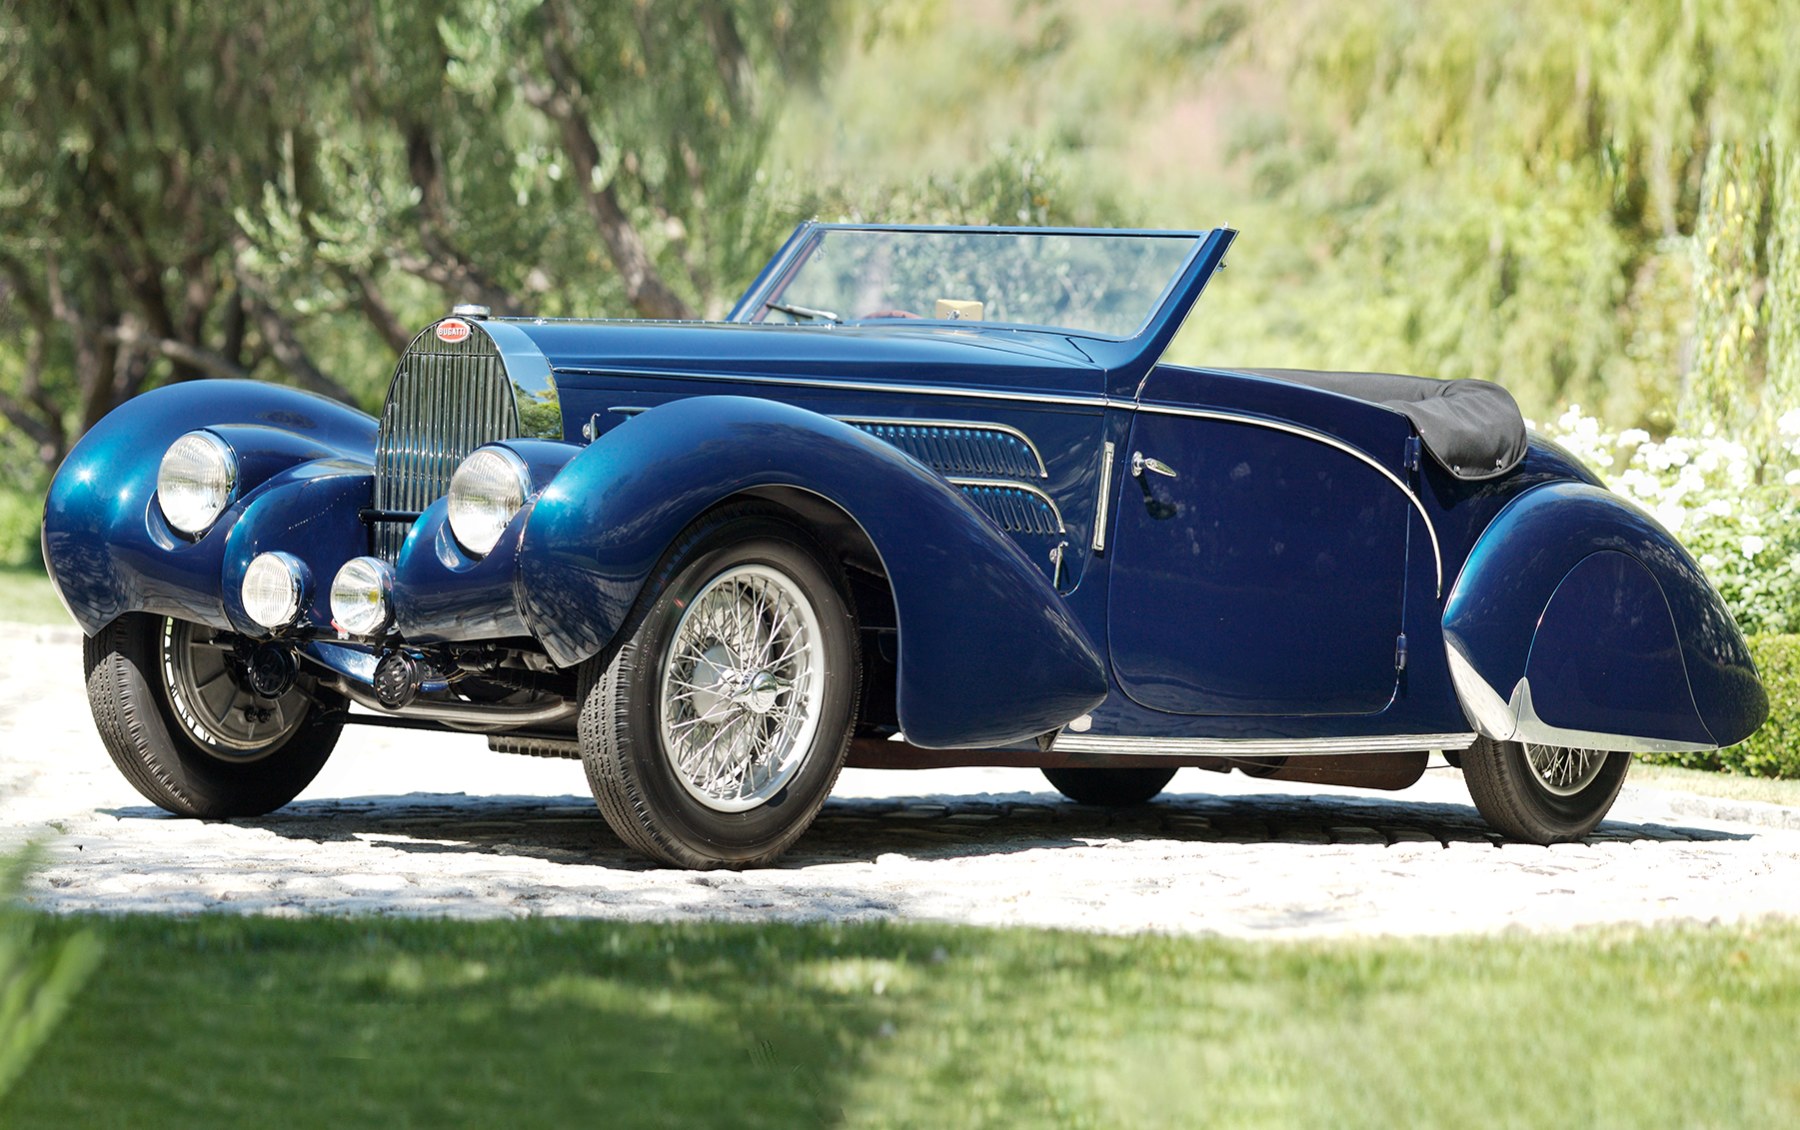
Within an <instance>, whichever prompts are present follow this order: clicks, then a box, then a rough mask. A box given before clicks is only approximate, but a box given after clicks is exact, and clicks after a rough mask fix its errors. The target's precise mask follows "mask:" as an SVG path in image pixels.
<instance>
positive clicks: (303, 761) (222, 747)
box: [82, 613, 344, 819]
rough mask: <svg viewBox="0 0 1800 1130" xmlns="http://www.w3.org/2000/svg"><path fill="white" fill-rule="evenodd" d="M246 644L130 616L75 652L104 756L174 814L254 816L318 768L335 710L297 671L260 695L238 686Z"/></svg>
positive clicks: (340, 724) (244, 677) (336, 721)
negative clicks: (276, 690) (272, 692)
mask: <svg viewBox="0 0 1800 1130" xmlns="http://www.w3.org/2000/svg"><path fill="white" fill-rule="evenodd" d="M247 648H248V642H247V641H245V640H243V639H242V638H241V637H238V636H233V635H231V634H230V633H227V632H220V631H216V630H215V629H212V628H208V627H205V626H204V625H200V624H190V623H186V622H184V621H181V620H169V619H165V618H163V617H160V616H149V615H145V614H143V613H131V614H129V615H125V616H121V617H119V619H117V620H115V621H113V623H111V624H110V625H108V626H107V627H106V628H105V629H103V630H102V631H101V632H100V633H99V634H98V635H96V636H94V637H93V638H91V639H89V640H87V641H86V643H85V645H84V646H83V649H82V660H83V666H84V668H85V669H86V673H87V688H88V704H89V706H90V707H91V708H92V710H93V713H94V725H95V727H96V728H97V729H98V730H99V731H100V740H101V742H102V743H104V744H105V746H106V752H107V753H109V754H110V755H111V756H112V759H113V763H114V764H115V765H117V766H118V767H119V770H120V771H121V772H122V773H124V774H125V779H126V780H128V781H130V782H131V783H132V785H133V786H134V787H135V788H136V789H137V791H138V792H140V793H142V794H143V795H144V797H145V798H146V799H148V800H149V801H150V802H151V803H153V804H156V805H158V806H159V807H161V808H165V809H167V810H168V811H170V812H173V813H175V814H176V815H178V816H200V817H205V818H208V819H223V818H229V817H234V816H260V815H262V814H263V813H265V812H271V811H273V810H275V809H277V808H280V807H281V806H282V805H284V804H286V803H287V802H288V801H290V800H293V799H294V797H296V796H297V795H299V793H300V791H301V790H302V789H304V788H306V786H307V785H309V784H311V783H312V779H313V778H314V777H315V776H317V775H318V772H319V770H320V769H321V768H323V767H324V765H325V759H326V758H327V757H329V756H331V751H332V748H333V747H334V746H336V745H337V740H338V735H339V734H340V733H341V732H342V731H343V728H344V716H343V712H342V711H341V710H338V709H331V708H330V706H331V705H335V704H327V705H321V704H320V702H319V701H316V700H315V697H314V696H315V693H316V690H315V688H313V687H312V686H311V685H310V680H308V679H307V678H306V677H305V676H301V677H300V678H298V679H295V680H293V681H292V682H291V683H289V684H288V685H287V687H286V688H285V690H283V691H282V693H280V694H279V695H277V696H276V697H273V698H270V697H266V696H264V695H260V694H258V693H256V692H255V691H254V690H252V689H250V679H249V676H248V667H247V661H246V659H245V654H246V651H247Z"/></svg>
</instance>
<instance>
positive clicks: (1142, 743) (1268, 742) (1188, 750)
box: [1054, 731, 1476, 757]
mask: <svg viewBox="0 0 1800 1130" xmlns="http://www.w3.org/2000/svg"><path fill="white" fill-rule="evenodd" d="M1475 737H1476V735H1474V734H1379V735H1376V736H1374V737H1366V738H1137V737H1129V736H1123V735H1114V734H1072V733H1068V732H1067V731H1065V732H1064V733H1063V734H1061V735H1060V736H1059V737H1058V738H1057V739H1056V745H1055V747H1054V748H1055V749H1057V750H1058V751H1059V752H1065V753H1111V754H1129V755H1132V756H1136V757H1144V756H1151V757H1322V756H1327V755H1331V754H1345V753H1407V752H1411V751H1413V750H1420V749H1425V750H1431V749H1447V750H1451V751H1453V752H1454V751H1456V750H1462V749H1467V748H1469V747H1470V746H1471V745H1473V744H1475Z"/></svg>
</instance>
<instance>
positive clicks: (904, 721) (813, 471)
mask: <svg viewBox="0 0 1800 1130" xmlns="http://www.w3.org/2000/svg"><path fill="white" fill-rule="evenodd" d="M767 488H791V489H796V490H800V491H804V492H806V493H808V494H811V495H816V496H818V497H819V498H822V499H825V500H826V501H828V502H830V503H831V504H832V505H833V506H835V507H837V508H838V509H839V510H841V511H842V512H843V513H845V514H847V515H849V516H851V517H852V518H853V519H854V521H855V522H856V524H857V525H858V526H860V527H861V529H862V530H863V532H864V533H865V534H866V535H867V536H868V539H869V541H870V542H871V543H872V544H873V545H874V547H875V549H876V552H877V553H878V554H879V555H880V558H881V563H882V565H883V566H884V567H885V569H886V572H887V576H888V581H889V584H890V586H891V587H892V590H893V596H894V606H895V611H896V613H897V615H898V620H899V640H900V657H899V689H898V703H899V712H900V724H901V727H902V728H903V729H904V730H905V731H906V734H907V737H908V739H909V740H911V741H912V742H914V743H915V744H918V745H922V746H929V747H952V746H960V745H993V744H1000V743H1004V742H1008V741H1016V740H1019V739H1022V738H1026V737H1029V736H1031V735H1033V734H1038V733H1042V732H1044V731H1047V730H1051V729H1054V728H1056V727H1057V726H1060V725H1061V724H1062V723H1063V722H1066V721H1067V720H1068V719H1069V718H1072V717H1074V716H1075V715H1077V714H1080V713H1081V712H1082V711H1084V710H1086V709H1088V708H1090V707H1092V706H1093V705H1094V704H1095V703H1097V702H1098V701H1099V700H1100V697H1101V695H1102V694H1103V693H1104V691H1105V679H1104V673H1103V670H1102V667H1101V663H1100V659H1099V657H1098V655H1097V653H1096V651H1095V648H1094V646H1093V644H1092V643H1091V642H1090V641H1089V639H1088V636H1087V633H1086V632H1085V631H1084V630H1083V629H1082V627H1081V626H1080V625H1079V624H1078V623H1076V621H1075V620H1074V619H1073V618H1072V617H1070V616H1069V615H1068V614H1067V612H1066V611H1065V610H1064V609H1063V608H1062V605H1061V602H1060V600H1059V599H1058V598H1057V596H1056V593H1055V592H1054V590H1052V589H1051V587H1050V585H1049V583H1048V581H1047V580H1046V579H1045V577H1044V574H1043V573H1042V572H1041V571H1040V569H1039V568H1038V566H1037V565H1035V564H1034V563H1032V562H1031V561H1029V560H1028V559H1027V558H1026V557H1025V556H1024V554H1023V553H1021V552H1020V551H1019V549H1018V547H1017V546H1015V545H1014V544H1013V543H1012V542H1011V541H1009V540H1008V539H1007V538H1006V537H1005V536H1004V535H1002V534H1000V533H999V531H997V530H996V529H995V528H994V526H993V524H992V523H991V522H990V521H989V520H988V519H987V518H986V517H985V516H983V515H982V514H981V513H980V512H979V511H977V510H975V508H974V507H972V506H971V505H970V504H969V503H968V502H967V501H966V500H965V499H964V498H963V497H962V495H961V494H960V493H959V492H957V491H956V490H954V489H953V488H951V487H950V486H949V485H948V484H946V483H945V482H944V481H943V480H942V479H941V478H939V477H938V476H936V475H934V474H932V473H931V472H929V471H927V470H925V469H924V468H923V467H921V466H920V465H919V464H918V463H917V462H915V461H914V460H912V459H910V458H908V457H907V456H905V455H903V454H901V453H900V452H899V451H897V450H896V449H894V448H893V447H891V446H889V445H887V444H885V443H882V442H881V441H879V440H876V439H874V438H872V437H870V436H868V435H866V434H864V433H863V432H861V431H858V430H857V429H855V428H852V427H850V426H848V425H845V424H841V423H838V422H836V421H834V420H831V419H828V418H825V417H822V416H819V415H817V414H814V413H810V412H806V411H803V410H801V409H798V408H793V407H790V406H787V405H783V404H776V403H773V402H770V401H762V400H754V399H750V398H744V397H697V398H692V399H687V400H682V401H678V402H676V403H673V404H669V405H666V406H664V407H661V408H657V409H653V410H651V411H649V412H645V413H642V414H641V415H638V416H635V417H633V418H631V419H630V420H629V421H627V422H626V423H624V424H622V425H620V426H618V427H615V428H614V429H613V430H611V431H610V432H608V433H607V434H606V436H604V437H603V438H602V439H600V440H598V441H596V442H595V443H594V444H593V445H592V446H591V447H589V448H588V449H587V450H586V451H584V452H582V453H581V455H579V456H577V457H576V458H575V459H574V460H572V461H571V462H570V463H569V465H568V466H567V467H566V468H565V469H564V470H563V472H562V474H561V475H559V476H557V478H556V480H555V481H554V482H552V483H551V484H550V486H549V487H548V488H547V489H546V490H545V491H544V492H543V493H542V494H541V495H540V496H539V498H538V501H537V505H536V508H535V510H534V511H533V513H532V515H531V519H530V521H529V522H527V523H526V525H525V529H524V533H523V536H522V538H521V542H520V549H519V581H520V594H521V597H522V600H521V606H522V611H523V613H524V617H525V621H526V623H527V624H528V625H529V626H530V627H531V629H532V632H533V634H534V635H535V636H536V637H537V638H538V639H539V640H541V641H543V643H544V646H545V647H546V649H547V650H548V651H549V652H550V654H551V656H552V657H553V658H555V659H556V660H557V661H558V662H559V663H562V664H565V665H568V664H572V663H575V662H577V661H579V660H581V659H583V658H585V657H587V656H589V655H592V654H595V653H597V652H598V651H600V650H601V649H602V648H603V647H605V646H606V645H607V644H608V643H609V642H610V641H611V639H612V637H613V634H614V633H615V632H616V631H617V630H618V628H619V626H620V625H621V624H623V623H624V622H625V620H626V617H627V616H628V615H629V613H630V610H631V607H632V605H633V604H634V603H635V601H636V600H637V598H638V594H639V592H640V591H641V589H642V586H643V582H644V578H645V577H647V576H648V575H649V574H650V572H651V570H652V569H654V567H655V565H656V562H657V560H658V559H659V558H660V557H661V556H662V554H663V552H664V550H665V549H666V548H667V547H668V546H669V544H670V543H671V542H672V541H673V540H674V539H675V536H676V535H677V534H678V533H679V532H680V531H681V530H682V529H683V528H685V527H686V526H687V525H689V524H690V523H691V522H693V521H694V520H695V519H696V518H697V517H699V516H700V515H701V514H702V513H704V512H705V511H706V510H708V509H710V508H711V507H713V506H714V505H716V504H718V503H719V502H720V501H722V500H725V499H728V498H731V497H734V496H740V495H744V494H747V493H750V492H755V491H758V490H760V489H767ZM977 641H979V642H978V643H977Z"/></svg>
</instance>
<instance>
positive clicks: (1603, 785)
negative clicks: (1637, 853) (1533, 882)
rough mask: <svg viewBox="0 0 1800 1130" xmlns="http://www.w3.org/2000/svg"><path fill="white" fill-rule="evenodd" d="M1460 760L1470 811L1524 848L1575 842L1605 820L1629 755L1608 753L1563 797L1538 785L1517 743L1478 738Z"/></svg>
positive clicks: (1522, 748) (1620, 782)
mask: <svg viewBox="0 0 1800 1130" xmlns="http://www.w3.org/2000/svg"><path fill="white" fill-rule="evenodd" d="M1460 760H1461V762H1462V774H1463V782H1464V783H1465V784H1466V785H1467V786H1468V788H1469V797H1470V798H1471V799H1472V800H1474V802H1475V809H1476V811H1478V812H1480V813H1481V817H1482V819H1484V820H1486V821H1487V822H1488V823H1489V824H1491V825H1493V827H1494V829H1495V830H1496V831H1498V832H1500V833H1502V834H1504V835H1506V836H1509V837H1511V838H1513V839H1516V840H1523V841H1525V842H1526V843H1533V844H1560V843H1569V842H1571V841H1574V840H1579V839H1580V838H1581V837H1583V836H1585V835H1587V834H1588V833H1589V832H1591V831H1593V830H1594V829H1595V828H1596V827H1597V826H1598V825H1599V824H1600V821H1602V820H1604V819H1605V818H1606V813H1607V812H1608V810H1610V809H1611V808H1612V805H1613V801H1614V800H1616V799H1617V798H1618V795H1619V790H1620V789H1621V788H1622V787H1624V784H1625V774H1626V771H1627V770H1628V769H1629V767H1630V764H1631V755H1630V754H1629V753H1614V754H1610V755H1609V756H1608V757H1607V762H1606V765H1605V766H1604V767H1603V768H1602V769H1601V770H1600V775H1599V776H1598V777H1596V778H1595V779H1594V781H1593V782H1592V783H1591V784H1589V785H1588V786H1587V788H1585V789H1583V790H1582V791H1581V792H1580V793H1577V794H1576V795H1575V796H1573V797H1568V798H1561V797H1553V796H1552V795H1551V794H1549V793H1548V792H1546V791H1545V790H1544V789H1542V788H1541V787H1540V786H1538V784H1537V783H1536V778H1535V777H1534V776H1533V774H1532V772H1531V769H1530V766H1529V765H1528V764H1527V763H1526V761H1525V752H1524V747H1523V746H1521V745H1520V744H1519V743H1517V742H1497V741H1494V740H1493V739H1492V738H1488V737H1479V738H1477V739H1476V740H1475V744H1474V745H1472V746H1470V747H1469V748H1468V749H1466V750H1464V751H1463V753H1462V757H1461V758H1460Z"/></svg>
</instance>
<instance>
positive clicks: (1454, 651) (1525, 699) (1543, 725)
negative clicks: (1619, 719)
mask: <svg viewBox="0 0 1800 1130" xmlns="http://www.w3.org/2000/svg"><path fill="white" fill-rule="evenodd" d="M1447 642H1448V646H1447V647H1446V648H1445V649H1444V652H1445V654H1446V655H1447V656H1448V657H1449V660H1450V682H1451V684H1452V685H1453V686H1455V688H1456V697H1457V699H1458V701H1460V702H1461V703H1462V707H1463V713H1464V714H1466V715H1468V717H1469V721H1471V722H1473V723H1474V724H1475V728H1476V729H1478V730H1480V731H1481V732H1482V734H1484V735H1486V736H1487V737H1489V738H1492V739H1493V740H1494V741H1497V742H1506V741H1519V742H1533V743H1535V744H1537V745H1556V746H1568V747H1570V748H1574V749H1604V750H1625V751H1627V752H1630V753H1704V752H1706V751H1707V750H1714V749H1718V748H1719V747H1718V746H1717V745H1707V744H1705V743H1703V742H1681V741H1675V740H1673V739H1669V738H1640V737H1634V736H1632V735H1630V734H1603V733H1599V732H1598V731H1595V730H1575V729H1570V728H1568V727H1565V726H1556V725H1552V724H1551V723H1549V722H1546V721H1544V719H1543V718H1542V717H1540V716H1539V715H1538V712H1537V707H1536V706H1534V705H1533V704H1532V701H1531V680H1529V679H1526V678H1520V680H1519V681H1518V682H1517V683H1515V684H1513V689H1512V695H1511V697H1510V698H1501V697H1500V693H1499V692H1498V691H1496V690H1494V688H1493V687H1492V686H1491V685H1489V683H1488V681H1487V680H1486V679H1484V678H1482V677H1481V674H1480V672H1478V671H1476V670H1475V666H1474V664H1472V663H1470V662H1469V660H1468V657H1467V656H1465V655H1463V653H1462V649H1461V648H1459V647H1458V646H1457V645H1456V643H1455V642H1454V641H1447Z"/></svg>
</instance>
